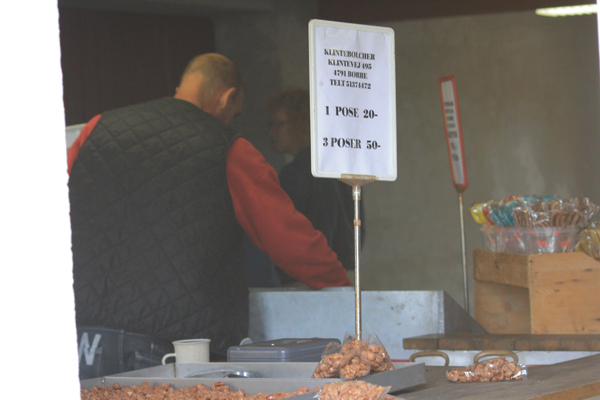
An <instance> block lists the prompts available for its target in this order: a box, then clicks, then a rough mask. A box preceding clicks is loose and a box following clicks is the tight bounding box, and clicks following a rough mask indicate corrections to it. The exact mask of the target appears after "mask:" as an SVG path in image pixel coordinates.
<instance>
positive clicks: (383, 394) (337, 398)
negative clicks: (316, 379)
mask: <svg viewBox="0 0 600 400" xmlns="http://www.w3.org/2000/svg"><path fill="white" fill-rule="evenodd" d="M388 389H389V388H386V387H384V386H379V385H373V384H371V383H368V382H364V381H345V382H336V383H327V384H325V385H323V389H322V390H321V393H319V400H341V399H343V400H384V399H394V400H402V399H397V398H395V397H393V396H390V395H388V394H387V392H388Z"/></svg>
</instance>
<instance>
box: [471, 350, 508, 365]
mask: <svg viewBox="0 0 600 400" xmlns="http://www.w3.org/2000/svg"><path fill="white" fill-rule="evenodd" d="M489 356H509V357H512V359H513V361H514V362H515V363H518V362H519V357H518V356H517V355H516V354H515V353H514V352H512V351H510V350H484V351H482V352H479V353H477V354H476V355H475V358H474V359H473V362H475V363H477V362H478V361H479V360H480V359H482V358H483V357H489Z"/></svg>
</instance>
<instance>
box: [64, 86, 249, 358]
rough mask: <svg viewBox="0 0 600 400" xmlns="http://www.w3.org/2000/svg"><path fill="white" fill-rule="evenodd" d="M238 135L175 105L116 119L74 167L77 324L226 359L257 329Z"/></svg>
mask: <svg viewBox="0 0 600 400" xmlns="http://www.w3.org/2000/svg"><path fill="white" fill-rule="evenodd" d="M235 137H236V133H235V132H234V131H233V130H231V129H229V128H227V126H225V125H224V124H222V123H221V122H220V121H218V120H217V119H215V118H213V117H212V116H210V115H208V114H206V113H204V112H203V111H201V110H200V109H199V108H198V107H196V106H195V105H193V104H191V103H188V102H186V101H183V100H178V99H174V98H164V99H159V100H155V101H151V102H148V103H144V104H140V105H135V106H131V107H125V108H121V109H118V110H113V111H109V112H106V113H104V114H103V115H102V117H101V118H100V120H99V122H98V124H97V125H96V127H95V128H94V130H93V132H92V133H91V135H90V136H89V137H88V139H87V140H86V141H85V142H84V144H83V146H82V148H81V150H80V152H79V155H78V156H77V159H76V161H75V163H74V164H73V168H72V170H71V175H70V181H69V189H70V200H71V225H72V234H73V239H72V242H73V264H74V270H73V275H74V289H75V300H76V312H77V322H78V323H79V324H85V325H101V326H106V327H110V328H116V329H124V330H126V331H129V332H134V333H141V334H146V335H150V336H153V337H156V338H160V339H163V340H168V341H173V340H177V339H188V338H211V339H212V342H211V352H214V353H217V354H222V355H224V354H226V351H227V348H228V347H229V346H233V345H238V344H239V342H240V340H241V339H242V338H244V337H245V336H246V335H247V331H248V289H247V286H246V282H245V277H244V269H243V263H242V229H241V227H240V226H239V224H238V222H237V220H236V219H235V215H234V210H233V203H232V200H231V195H230V193H229V187H228V185H227V176H226V157H227V152H228V151H229V147H230V145H231V143H232V142H233V140H234V139H235Z"/></svg>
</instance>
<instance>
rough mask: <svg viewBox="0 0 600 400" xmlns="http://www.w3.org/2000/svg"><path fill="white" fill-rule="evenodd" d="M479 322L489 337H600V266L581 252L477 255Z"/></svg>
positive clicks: (485, 251) (474, 253)
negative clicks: (562, 335)
mask: <svg viewBox="0 0 600 400" xmlns="http://www.w3.org/2000/svg"><path fill="white" fill-rule="evenodd" d="M473 277H474V281H475V285H474V295H475V319H476V320H477V322H479V324H481V326H483V327H484V328H485V329H486V330H487V331H488V332H489V333H498V334H504V333H512V334H519V333H525V334H528V333H530V334H598V333H600V263H599V262H597V261H595V260H594V259H592V258H590V257H588V256H587V255H585V254H583V253H580V252H573V253H553V254H531V255H524V254H509V253H496V252H491V251H487V250H481V249H477V250H474V251H473Z"/></svg>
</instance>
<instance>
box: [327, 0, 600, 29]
mask: <svg viewBox="0 0 600 400" xmlns="http://www.w3.org/2000/svg"><path fill="white" fill-rule="evenodd" d="M591 3H594V4H595V2H594V1H590V0H317V5H318V18H319V19H324V20H329V21H341V22H351V23H359V24H360V23H377V22H386V21H403V20H411V19H425V18H441V17H455V16H465V15H477V14H492V13H504V12H515V11H532V10H535V9H536V8H545V7H559V6H569V5H578V4H591Z"/></svg>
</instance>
